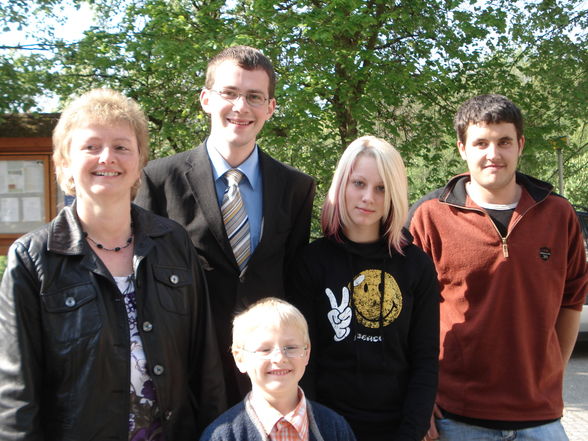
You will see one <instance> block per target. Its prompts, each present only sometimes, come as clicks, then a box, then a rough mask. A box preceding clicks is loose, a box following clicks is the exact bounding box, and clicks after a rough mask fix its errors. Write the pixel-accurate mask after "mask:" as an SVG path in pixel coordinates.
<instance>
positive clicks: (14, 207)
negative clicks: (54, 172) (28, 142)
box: [0, 157, 48, 234]
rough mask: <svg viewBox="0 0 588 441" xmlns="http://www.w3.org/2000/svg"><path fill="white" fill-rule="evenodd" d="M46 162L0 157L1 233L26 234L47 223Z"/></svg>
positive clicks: (33, 159) (41, 158)
mask: <svg viewBox="0 0 588 441" xmlns="http://www.w3.org/2000/svg"><path fill="white" fill-rule="evenodd" d="M47 161H48V160H47V158H44V157H39V158H27V159H17V158H15V159H8V158H6V157H3V158H2V160H0V234H12V233H27V232H29V231H31V230H33V229H35V228H37V227H39V226H41V225H43V224H45V223H46V214H47V208H48V205H47V204H48V192H47V183H48V178H47V177H48V162H47Z"/></svg>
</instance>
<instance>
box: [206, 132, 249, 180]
mask: <svg viewBox="0 0 588 441" xmlns="http://www.w3.org/2000/svg"><path fill="white" fill-rule="evenodd" d="M206 151H207V153H208V157H209V158H210V162H211V163H212V176H213V178H214V180H215V181H217V180H219V179H221V178H222V176H223V175H224V174H225V173H226V171H227V170H230V169H231V168H233V167H231V166H230V165H229V164H228V163H227V161H225V158H223V157H222V156H221V154H220V153H219V152H218V150H217V149H216V148H215V147H214V146H213V145H212V143H209V142H208V140H207V141H206ZM235 168H236V169H237V170H239V171H240V172H241V173H243V174H244V175H245V176H246V177H247V180H248V181H249V183H250V184H251V187H252V188H253V190H255V189H256V187H257V185H258V184H259V151H258V148H257V144H255V148H254V149H253V151H252V152H251V154H250V155H249V156H248V157H247V159H246V160H245V161H243V162H242V163H241V164H239V165H238V166H237V167H235Z"/></svg>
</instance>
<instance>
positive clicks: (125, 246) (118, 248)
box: [84, 225, 133, 253]
mask: <svg viewBox="0 0 588 441" xmlns="http://www.w3.org/2000/svg"><path fill="white" fill-rule="evenodd" d="M84 237H85V238H86V239H88V240H89V241H90V242H92V243H93V244H94V245H96V248H99V249H101V250H104V251H114V252H115V253H117V252H119V251H120V250H124V249H125V248H127V247H129V246H130V245H131V242H133V226H132V225H131V236H130V237H129V238H128V239H127V243H126V244H124V245H123V246H122V247H114V248H106V247H105V246H104V245H102V244H101V243H98V242H96V241H95V240H94V239H92V238H91V237H90V236H88V233H86V232H85V231H84Z"/></svg>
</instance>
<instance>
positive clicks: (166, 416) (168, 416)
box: [163, 410, 172, 421]
mask: <svg viewBox="0 0 588 441" xmlns="http://www.w3.org/2000/svg"><path fill="white" fill-rule="evenodd" d="M171 416H172V411H171V410H168V411H167V412H165V415H164V416H163V417H164V418H165V419H166V420H167V421H169V420H170V418H171Z"/></svg>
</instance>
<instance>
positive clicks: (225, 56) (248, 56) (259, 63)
mask: <svg viewBox="0 0 588 441" xmlns="http://www.w3.org/2000/svg"><path fill="white" fill-rule="evenodd" d="M227 60H232V61H234V62H235V63H237V66H239V67H241V68H242V69H245V70H256V69H262V70H264V71H265V73H267V76H268V77H269V90H268V94H269V98H274V96H275V93H276V72H275V70H274V66H273V65H272V62H271V61H270V60H269V58H267V57H266V56H265V55H263V54H262V53H261V51H260V50H259V49H255V48H254V47H250V46H231V47H228V48H226V49H224V50H222V51H221V52H220V53H219V54H217V55H216V56H214V57H213V58H212V59H211V60H210V61H209V62H208V67H207V68H206V81H205V83H204V86H205V87H206V88H207V89H210V88H212V86H213V85H214V74H215V72H216V67H217V66H218V65H219V64H221V63H222V62H223V61H227Z"/></svg>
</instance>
